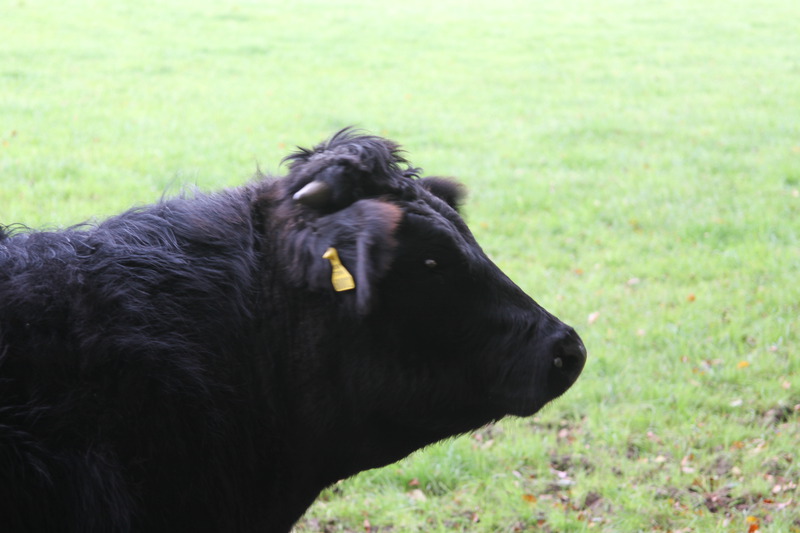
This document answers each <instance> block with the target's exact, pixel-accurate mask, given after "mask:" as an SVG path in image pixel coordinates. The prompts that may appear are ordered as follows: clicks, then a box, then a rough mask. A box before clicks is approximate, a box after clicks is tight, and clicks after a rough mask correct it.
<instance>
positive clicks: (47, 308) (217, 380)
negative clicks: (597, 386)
mask: <svg viewBox="0 0 800 533" xmlns="http://www.w3.org/2000/svg"><path fill="white" fill-rule="evenodd" d="M288 160H289V161H290V166H289V170H290V171H289V174H288V176H286V177H285V178H282V179H272V178H267V177H261V178H260V179H259V180H257V181H255V182H254V183H251V184H249V185H246V186H243V187H241V188H237V189H233V190H228V191H223V192H220V193H216V194H210V195H203V194H196V195H191V196H187V197H181V198H175V199H171V200H166V201H162V202H161V203H158V204H155V205H152V206H148V207H143V208H138V209H133V210H130V211H128V212H126V213H123V214H121V215H118V216H115V217H112V218H110V219H108V220H106V221H104V222H101V223H99V224H96V225H82V226H77V227H74V228H70V229H66V230H63V231H57V232H33V231H29V230H26V229H21V228H16V229H9V228H6V229H5V230H2V231H0V530H2V531H4V532H9V533H15V532H43V531H60V532H128V531H141V532H160V531H163V532H179V531H192V532H205V531H208V532H212V531H213V532H228V531H230V532H234V531H237V532H238V531H259V532H285V531H288V530H289V529H290V528H291V525H292V524H293V523H294V521H295V520H297V518H298V517H299V516H300V515H301V514H302V513H303V511H304V510H305V508H306V507H307V506H308V505H309V504H310V503H311V502H312V501H313V499H314V498H315V497H316V495H317V494H318V492H319V491H320V490H321V489H323V488H324V487H325V486H327V485H328V484H330V483H332V482H335V481H336V480H338V479H341V478H344V477H347V476H349V475H352V474H353V473H355V472H358V471H359V470H363V469H366V468H371V467H374V466H379V465H383V464H387V463H389V462H392V461H395V460H397V459H399V458H400V457H402V456H404V455H405V454H407V453H409V452H410V451H412V450H414V449H416V448H419V447H421V446H424V445H425V444H428V443H430V442H433V441H435V440H438V439H441V438H444V437H446V436H449V435H453V434H456V433H459V432H464V431H467V430H469V429H471V428H475V427H478V426H480V425H482V424H484V423H486V422H488V421H490V420H493V419H497V418H500V417H502V416H503V415H505V414H521V415H525V414H530V413H533V412H535V411H536V410H538V409H539V408H540V407H541V406H542V405H544V404H545V403H546V402H548V401H549V400H551V399H553V398H554V397H556V396H558V395H560V394H561V393H562V392H563V391H564V390H566V389H567V388H568V387H569V386H570V385H571V384H572V382H573V381H574V380H575V379H576V378H577V375H578V374H579V373H580V370H581V368H582V366H583V360H584V357H585V352H584V350H583V347H582V345H581V344H580V340H579V339H578V337H577V335H576V334H575V333H574V332H573V331H572V329H571V328H569V327H568V326H565V325H564V324H562V323H561V322H559V321H558V320H557V319H555V318H554V317H553V316H551V315H549V314H548V313H547V312H546V311H544V310H543V309H541V308H540V307H539V306H537V305H536V304H535V303H534V302H533V301H532V300H531V299H530V298H529V297H527V296H526V295H525V294H524V293H522V291H520V290H519V289H518V288H517V287H516V286H515V285H514V284H513V283H511V282H510V281H509V280H508V279H507V278H506V277H505V276H504V275H503V274H502V273H501V272H500V271H499V270H498V269H497V267H495V266H494V265H493V264H492V263H491V262H490V261H489V260H488V259H487V258H486V256H485V255H484V254H483V252H482V251H481V250H480V248H479V247H478V245H477V244H476V243H475V241H474V239H473V238H472V236H471V234H470V233H469V230H468V229H467V228H466V226H465V225H464V223H463V221H462V220H461V218H460V217H459V215H458V213H457V211H456V210H455V209H454V208H455V207H457V205H458V204H459V203H460V201H461V198H462V197H463V191H462V188H461V186H460V185H458V184H456V183H455V182H452V181H449V180H443V179H441V178H423V179H419V178H417V173H418V171H417V170H416V169H414V168H410V167H409V166H408V164H407V163H406V161H405V160H404V159H403V158H402V157H401V156H400V155H399V152H398V146H397V145H395V144H394V143H392V142H390V141H387V140H385V139H381V138H379V137H372V136H365V135H357V134H354V133H353V132H351V131H343V132H340V133H339V134H337V135H336V136H334V137H333V138H332V139H331V140H330V141H328V142H327V143H324V144H322V145H320V146H318V147H316V148H315V149H313V150H301V151H300V152H298V153H296V154H294V155H292V156H290V157H289V158H288ZM312 180H317V181H326V182H328V183H329V184H330V185H331V186H332V187H333V190H334V193H335V194H334V195H333V196H332V198H331V199H330V202H329V203H327V204H326V205H325V206H322V207H319V208H310V207H307V206H305V205H303V204H302V203H298V202H296V201H294V200H293V199H292V195H293V194H294V193H296V192H297V191H298V190H300V189H301V188H302V187H303V186H304V185H306V184H307V183H309V182H310V181H312ZM330 246H333V247H336V248H337V250H338V252H339V255H340V257H341V260H342V262H343V264H344V265H345V266H346V267H347V268H348V269H349V270H350V272H351V273H352V274H353V277H354V278H355V281H356V289H355V290H352V291H348V292H341V293H338V292H335V291H334V290H333V289H332V287H331V281H330V275H331V266H330V263H329V262H328V261H327V260H324V259H322V255H323V253H324V252H325V250H326V249H327V248H328V247H330ZM556 358H558V359H559V360H560V361H559V362H558V363H557V364H554V361H555V360H556Z"/></svg>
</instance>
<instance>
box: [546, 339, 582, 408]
mask: <svg viewBox="0 0 800 533" xmlns="http://www.w3.org/2000/svg"><path fill="white" fill-rule="evenodd" d="M552 354H553V355H552V357H553V369H552V371H551V380H550V382H551V383H552V384H553V385H555V386H556V388H557V389H560V390H556V391H554V392H555V393H556V394H557V395H558V394H561V393H563V392H564V391H566V390H567V389H568V388H569V387H570V386H571V385H572V384H573V383H575V380H576V379H578V376H579V375H580V374H581V371H582V370H583V365H584V364H585V363H586V347H585V346H584V345H583V341H582V340H581V338H580V337H579V336H578V334H577V333H576V332H575V330H574V329H572V328H570V329H569V330H567V331H566V333H565V334H563V335H562V336H561V338H559V339H558V340H557V341H556V342H555V344H554V346H553V351H552Z"/></svg>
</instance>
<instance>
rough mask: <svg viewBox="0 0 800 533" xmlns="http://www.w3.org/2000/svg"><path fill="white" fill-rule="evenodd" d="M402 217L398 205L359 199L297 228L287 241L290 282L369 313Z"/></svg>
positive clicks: (393, 250) (391, 255)
mask: <svg viewBox="0 0 800 533" xmlns="http://www.w3.org/2000/svg"><path fill="white" fill-rule="evenodd" d="M401 217H402V210H401V209H400V208H399V207H397V206H396V205H394V204H391V203H388V202H384V201H380V200H359V201H357V202H355V203H353V204H351V205H350V206H349V207H346V208H344V209H341V210H339V211H336V212H335V213H331V214H329V215H323V216H320V217H318V218H315V219H313V220H309V221H306V222H305V224H304V225H303V227H295V228H294V229H292V230H291V231H290V233H289V234H287V235H286V236H285V237H286V238H285V239H284V243H285V247H286V250H285V252H286V254H287V255H286V257H289V258H290V263H289V276H290V278H291V279H293V280H294V281H295V282H296V283H298V284H300V285H303V286H305V287H307V288H309V289H311V290H314V291H322V292H329V293H331V295H333V296H334V297H335V298H338V299H340V300H342V301H343V302H349V304H350V305H355V308H356V311H357V312H358V314H360V315H366V314H367V313H368V312H369V310H370V308H371V307H372V305H373V299H374V292H375V286H376V284H377V283H378V281H380V279H381V278H382V277H383V276H384V274H385V273H386V272H387V271H388V270H389V267H390V266H391V264H392V261H393V260H394V254H395V249H396V246H397V242H396V240H395V232H396V229H397V226H398V225H399V223H400V219H401ZM337 278H338V280H339V281H337ZM348 278H349V279H348Z"/></svg>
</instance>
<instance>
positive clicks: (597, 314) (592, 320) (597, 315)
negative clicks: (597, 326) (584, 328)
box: [586, 311, 600, 324]
mask: <svg viewBox="0 0 800 533" xmlns="http://www.w3.org/2000/svg"><path fill="white" fill-rule="evenodd" d="M598 318H600V311H595V312H594V313H589V317H588V318H587V320H586V321H587V322H589V324H594V323H595V322H597V319H598Z"/></svg>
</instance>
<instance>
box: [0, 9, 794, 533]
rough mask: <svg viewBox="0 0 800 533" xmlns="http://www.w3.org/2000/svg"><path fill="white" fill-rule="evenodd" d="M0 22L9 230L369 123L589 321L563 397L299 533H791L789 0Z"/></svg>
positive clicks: (358, 489) (496, 254) (369, 475)
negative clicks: (460, 197) (455, 192)
mask: <svg viewBox="0 0 800 533" xmlns="http://www.w3.org/2000/svg"><path fill="white" fill-rule="evenodd" d="M0 13H1V14H0V35H2V40H3V50H2V52H0V222H2V223H11V222H22V223H26V224H28V225H30V226H34V227H57V226H63V225H68V224H71V223H75V222H79V221H81V220H83V219H86V218H89V217H93V216H98V217H103V216H107V215H110V214H112V213H114V212H117V211H120V210H122V209H124V208H126V207H128V206H130V205H132V204H141V203H146V202H151V201H154V200H156V199H157V198H159V197H160V196H161V194H162V193H163V192H164V191H168V192H169V191H173V192H174V191H176V190H179V189H180V187H182V186H185V185H187V184H188V185H191V184H196V185H198V186H199V187H200V188H201V189H213V188H217V187H221V186H231V185H235V184H238V183H242V182H243V181H246V180H248V179H249V177H250V176H251V175H252V174H253V172H254V171H255V169H256V167H257V166H260V167H261V168H262V170H265V171H271V172H280V171H281V170H282V169H280V168H279V166H278V164H279V160H280V158H281V157H282V156H284V155H286V153H287V152H288V151H289V150H291V149H292V148H293V146H294V145H295V144H304V145H308V144H312V143H315V142H317V141H318V140H321V139H322V138H324V137H326V136H327V135H329V134H330V133H332V132H333V131H335V130H336V129H338V128H341V127H343V126H346V125H350V124H356V125H358V126H361V127H364V128H366V129H368V130H370V131H372V132H375V133H378V134H384V135H388V136H390V137H392V138H395V139H396V140H398V141H400V142H401V143H403V144H404V146H405V147H406V148H407V150H408V151H409V153H410V155H411V157H412V160H413V161H414V162H415V163H416V164H418V165H421V166H423V167H425V170H426V171H427V172H428V173H431V174H450V175H455V176H458V177H460V178H461V179H462V180H463V181H464V182H466V183H467V184H468V185H469V186H470V189H471V191H472V194H471V198H470V201H469V203H468V205H467V208H466V211H467V218H468V220H469V222H470V224H471V226H472V228H473V230H474V232H475V233H476V236H477V237H478V239H479V240H480V241H481V242H482V243H483V245H484V247H485V249H486V250H487V252H488V253H489V254H490V255H491V256H492V257H493V258H494V259H495V260H496V262H497V263H498V264H499V265H500V266H501V267H502V268H503V269H504V270H506V271H507V272H508V273H509V275H510V276H511V277H512V278H513V279H515V280H516V281H517V282H518V283H519V284H520V285H521V286H522V287H523V288H524V289H526V290H527V291H528V292H529V293H530V294H532V295H533V296H534V298H536V299H537V300H538V301H539V302H540V303H541V304H543V305H544V306H545V307H547V308H548V309H550V310H552V311H553V312H554V313H556V314H557V315H558V316H560V317H562V318H563V319H564V320H565V321H567V322H570V323H572V324H574V325H575V326H576V327H577V328H578V330H579V331H580V333H581V335H582V336H583V338H584V340H585V343H586V346H587V347H588V349H589V354H590V359H589V362H588V364H587V367H586V370H585V372H584V375H583V376H582V378H581V379H580V380H579V382H578V383H577V385H576V386H575V388H574V389H573V390H571V391H570V392H569V393H568V394H567V395H566V396H565V397H564V398H563V399H562V400H559V401H558V402H556V403H555V404H554V405H552V406H550V407H548V408H547V409H545V410H544V411H543V412H542V413H540V414H539V415H538V416H536V417H534V418H532V419H525V420H522V419H509V420H505V421H503V422H501V423H499V424H497V425H494V426H491V427H487V428H485V429H483V430H481V431H479V432H476V433H475V434H473V435H467V436H464V437H462V438H459V439H453V440H449V441H446V442H444V443H441V444H439V445H436V446H432V447H429V448H428V449H426V450H424V451H422V452H419V453H416V454H414V455H413V456H411V457H410V458H408V459H407V460H404V461H401V462H399V463H397V464H395V465H391V466H389V467H386V468H384V469H381V470H375V471H369V472H365V473H363V474H361V475H359V476H357V477H355V478H353V479H350V480H347V481H344V482H341V483H339V484H337V485H336V486H335V487H333V488H331V489H330V490H328V491H326V492H325V493H324V494H323V495H322V497H321V498H320V500H319V501H318V502H317V503H316V504H315V505H314V507H312V508H311V510H310V511H309V512H308V513H307V515H306V517H305V518H304V519H303V521H301V522H300V523H299V524H298V526H297V528H296V529H297V531H299V532H301V531H302V532H307V531H371V532H375V531H394V532H399V531H426V532H429V531H486V532H495V531H508V532H511V531H528V530H538V531H571V532H578V531H589V530H594V531H624V532H629V531H697V532H703V531H731V532H740V531H747V530H748V528H750V527H751V526H753V525H754V524H758V525H759V527H760V528H761V530H763V531H780V532H785V531H800V505H798V501H800V491H798V489H797V485H799V484H800V463H798V459H797V448H798V443H800V429H798V425H799V424H798V409H800V407H798V405H800V357H799V355H800V354H799V353H798V352H800V350H799V339H798V335H799V332H798V327H799V326H800V324H799V322H800V320H799V319H798V317H799V316H800V283H798V278H799V277H800V193H798V190H800V54H798V51H799V50H800V33H799V32H798V31H797V20H799V19H800V6H798V4H797V2H796V1H795V0H769V1H766V2H760V3H752V2H751V3H747V2H730V1H722V0H707V1H703V2H690V1H688V0H677V1H675V2H662V1H656V2H646V3H643V2H635V1H633V0H609V1H606V2H587V1H581V0H566V1H564V2H540V1H522V0H519V1H515V0H494V1H491V2H489V1H471V2H457V1H455V0H443V1H440V2H422V1H418V0H409V1H406V2H383V1H377V2H366V1H355V0H354V1H349V2H322V1H318V0H303V1H298V2H292V3H282V2H256V1H252V2H247V1H244V0H242V1H232V2H212V1H208V0H201V1H193V2H178V1H167V2H152V1H137V2H130V1H111V0H107V1H103V0H97V1H89V0H86V1H78V0H66V1H62V2H44V1H42V0H9V1H7V2H5V3H4V5H3V6H2V7H0ZM595 313H596V314H595ZM590 315H592V317H593V318H594V320H593V321H591V323H590V321H589V319H588V317H589V316H590ZM353 438H354V439H356V438H358V435H354V436H353Z"/></svg>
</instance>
